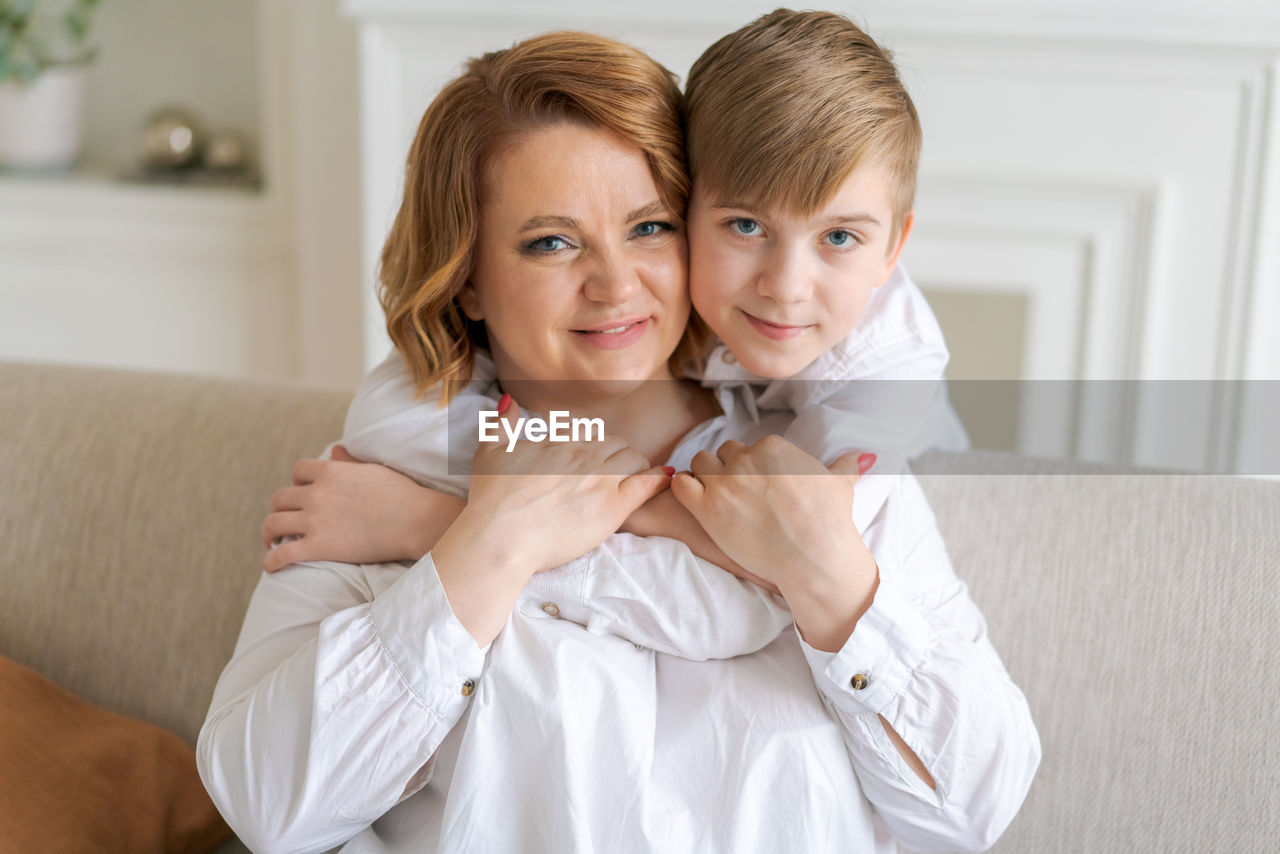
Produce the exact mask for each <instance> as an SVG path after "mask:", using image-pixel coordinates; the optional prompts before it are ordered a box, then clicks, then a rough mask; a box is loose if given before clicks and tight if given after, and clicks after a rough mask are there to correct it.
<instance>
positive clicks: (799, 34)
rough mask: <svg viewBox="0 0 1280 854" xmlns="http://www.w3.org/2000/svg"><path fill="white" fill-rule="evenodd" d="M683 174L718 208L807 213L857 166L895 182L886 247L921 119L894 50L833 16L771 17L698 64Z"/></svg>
mask: <svg viewBox="0 0 1280 854" xmlns="http://www.w3.org/2000/svg"><path fill="white" fill-rule="evenodd" d="M685 121H686V129H687V130H686V133H687V142H688V150H689V167H690V172H691V173H692V175H693V179H694V181H696V182H697V183H698V184H699V186H700V187H701V191H702V192H710V193H711V195H712V197H713V198H714V199H716V200H717V201H746V202H751V203H753V204H758V205H762V206H775V205H778V206H781V207H783V208H785V209H788V210H792V211H795V212H797V213H800V214H802V215H809V214H812V213H813V212H815V211H816V210H818V208H820V207H822V205H824V204H826V202H827V201H829V200H830V199H831V197H832V196H834V195H835V193H836V192H837V191H838V190H839V188H840V185H841V184H842V183H844V181H845V179H846V178H848V176H849V174H850V173H851V172H852V171H853V170H854V169H856V168H857V167H858V166H860V165H863V164H869V163H878V164H882V165H883V166H885V167H887V169H888V170H889V173H890V181H891V184H890V187H891V192H892V193H893V226H892V230H891V235H890V246H891V247H892V246H893V245H894V244H895V242H896V239H897V235H898V234H899V231H900V229H901V228H902V227H903V223H904V221H905V219H906V217H907V215H908V214H909V213H910V212H911V206H912V204H913V202H914V199H915V189H916V168H917V166H918V164H919V160H920V137H921V134H920V120H919V118H918V117H917V116H916V109H915V105H913V104H912V103H911V97H910V96H909V95H908V94H907V90H906V87H904V86H903V85H902V81H901V80H900V79H899V78H898V70H897V68H896V67H895V66H894V64H893V59H892V55H891V54H890V53H889V51H887V50H885V49H884V48H882V47H880V45H878V44H876V42H875V40H874V39H872V38H871V36H869V35H867V34H866V33H865V32H863V31H862V30H861V29H859V28H858V26H857V25H855V24H854V23H853V22H852V21H850V20H849V19H848V18H845V17H843V16H841V15H837V14H834V13H831V12H793V11H791V10H790V9H778V10H776V11H774V12H771V13H769V14H768V15H765V16H764V17H762V18H758V19H757V20H755V21H753V22H752V23H750V24H748V25H747V26H745V27H743V28H742V29H740V30H738V31H736V32H733V33H730V34H729V35H727V36H725V37H724V38H722V39H720V40H719V41H718V42H716V43H715V44H713V45H712V46H711V47H709V48H707V50H706V51H705V52H704V53H703V54H702V56H701V57H699V58H698V61H697V62H695V63H694V65H693V68H692V70H690V72H689V82H688V85H687V86H686V87H685Z"/></svg>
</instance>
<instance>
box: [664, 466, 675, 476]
mask: <svg viewBox="0 0 1280 854" xmlns="http://www.w3.org/2000/svg"><path fill="white" fill-rule="evenodd" d="M662 473H663V474H665V475H666V476H667V477H675V474H676V467H675V466H663V467H662Z"/></svg>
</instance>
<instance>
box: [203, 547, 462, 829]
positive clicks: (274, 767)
mask: <svg viewBox="0 0 1280 854" xmlns="http://www.w3.org/2000/svg"><path fill="white" fill-rule="evenodd" d="M397 579H398V580H397ZM392 582H394V583H392ZM375 597H376V598H375ZM484 657H485V650H484V649H482V648H481V647H480V646H478V645H477V644H476V642H475V640H474V639H473V638H472V637H471V635H470V634H468V632H467V631H466V629H465V628H463V626H462V625H461V623H459V622H458V620H457V619H456V618H455V617H454V616H453V614H452V612H451V610H450V608H449V604H448V600H447V598H446V596H445V594H444V589H443V587H442V586H441V584H440V580H439V577H438V575H437V573H436V568H435V565H434V562H433V561H432V559H431V558H430V557H427V558H424V559H423V560H422V561H420V562H419V563H418V564H417V565H416V566H414V567H413V568H412V569H411V570H409V571H408V572H405V571H404V569H403V568H402V567H400V566H395V565H384V566H370V567H363V568H361V567H354V566H346V565H341V564H324V563H315V564H302V565H298V566H295V567H294V568H293V569H292V570H291V571H289V572H285V573H278V574H275V575H264V576H263V577H262V579H261V581H260V582H259V584H258V587H257V589H256V590H255V591H254V594H253V598H252V600H251V601H250V603H249V610H248V613H247V614H246V616H245V622H244V627H243V628H242V630H241V633H240V640H239V642H238V643H237V645H236V651H235V654H234V656H233V657H232V659H231V662H230V663H229V664H228V665H227V667H226V669H225V670H224V671H223V674H222V677H221V679H219V681H218V687H217V689H216V690H215V692H214V696H213V701H212V703H211V704H210V707H209V715H208V717H207V718H206V720H205V724H204V727H203V728H202V729H201V731H200V737H199V740H198V742H197V745H196V756H197V761H198V765H199V769H200V776H201V779H202V780H203V781H204V784H205V787H206V788H207V789H208V790H209V793H210V795H211V796H212V797H213V799H214V802H215V803H216V804H217V806H218V810H219V812H221V813H222V815H223V816H224V817H225V818H226V819H227V822H228V824H230V825H231V827H232V829H234V830H235V832H236V834H237V835H238V836H239V837H240V838H241V840H243V841H244V842H245V844H246V845H248V846H249V847H250V848H252V849H253V850H255V851H298V850H324V849H327V848H330V847H332V846H334V845H337V844H340V843H341V842H343V841H345V840H346V839H349V838H350V837H351V836H352V835H354V834H355V833H357V832H358V831H359V830H360V829H362V828H364V827H366V826H367V825H368V824H370V823H371V822H373V821H374V820H376V819H377V818H378V817H379V816H381V815H382V814H383V813H385V812H386V811H387V810H388V809H390V808H391V807H392V806H394V805H395V804H396V803H397V802H398V801H399V800H401V799H402V798H403V797H407V796H408V795H410V794H412V793H413V792H414V791H416V790H417V789H418V788H420V787H421V786H422V785H424V784H425V783H426V781H427V779H428V776H429V774H430V768H429V761H430V758H431V756H432V754H433V753H434V752H435V750H436V749H437V748H438V747H439V745H440V743H441V741H443V740H444V737H445V736H446V735H447V734H448V732H449V731H450V730H451V729H452V728H453V726H454V725H455V724H456V723H457V721H458V719H459V717H461V715H462V712H463V711H464V709H465V706H466V703H467V696H466V694H465V693H464V688H463V686H464V685H465V684H466V682H467V680H476V679H479V678H480V676H481V672H482V670H483V665H484ZM370 769H377V773H370Z"/></svg>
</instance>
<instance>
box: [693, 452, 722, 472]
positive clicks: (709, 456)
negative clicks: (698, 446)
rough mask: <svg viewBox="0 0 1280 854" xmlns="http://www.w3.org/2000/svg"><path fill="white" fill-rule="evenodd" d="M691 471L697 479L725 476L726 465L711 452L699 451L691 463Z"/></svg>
mask: <svg viewBox="0 0 1280 854" xmlns="http://www.w3.org/2000/svg"><path fill="white" fill-rule="evenodd" d="M689 471H691V472H693V473H694V475H695V476H697V477H707V476H709V475H717V474H724V463H723V462H722V461H721V460H720V458H719V457H717V456H716V455H715V454H713V453H711V452H710V451H698V453H696V454H694V455H693V459H692V460H690V461H689Z"/></svg>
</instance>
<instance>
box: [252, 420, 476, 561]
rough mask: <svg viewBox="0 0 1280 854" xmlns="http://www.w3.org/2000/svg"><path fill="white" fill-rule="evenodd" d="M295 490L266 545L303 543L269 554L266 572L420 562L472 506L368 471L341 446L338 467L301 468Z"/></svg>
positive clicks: (280, 492) (324, 463)
mask: <svg viewBox="0 0 1280 854" xmlns="http://www.w3.org/2000/svg"><path fill="white" fill-rule="evenodd" d="M293 484H294V485H293V486H289V487H285V488H283V489H277V490H276V491H275V494H274V495H272V496H271V513H270V515H268V516H267V519H266V522H264V523H263V526H262V540H263V543H264V544H265V545H266V546H268V547H270V545H271V543H273V542H274V541H275V540H276V539H278V538H280V537H286V536H297V537H300V539H296V540H291V541H290V542H287V543H283V544H281V545H280V546H278V547H276V548H274V549H271V550H270V551H269V552H267V555H266V557H264V558H263V560H262V568H263V570H264V571H266V572H275V571H277V570H280V569H283V568H284V567H286V566H288V565H289V564H291V563H298V562H301V561H307V560H332V561H341V562H343V563H381V562H385V561H393V560H417V559H418V558H420V557H422V556H423V555H424V554H426V553H427V552H428V551H430V550H431V547H432V546H433V545H435V541H436V540H438V539H439V538H440V535H441V534H443V533H444V532H445V530H447V529H448V527H449V525H451V524H452V523H453V520H454V519H456V518H457V516H458V514H459V513H460V512H462V508H463V507H464V506H466V505H465V502H464V501H463V500H462V499H461V498H455V497H453V496H451V495H446V494H444V493H442V492H436V491H435V490H432V489H428V488H426V487H424V486H419V485H418V483H417V482H416V481H414V480H413V479H412V478H409V477H406V476H405V475H402V474H400V473H399V472H397V471H394V470H392V469H389V468H387V467H385V466H380V465H373V464H368V463H361V462H359V461H358V460H356V459H355V458H354V457H352V456H351V455H350V454H348V453H347V451H346V449H345V448H343V447H342V446H341V445H336V446H335V447H334V449H333V459H332V460H299V461H298V462H297V463H296V464H295V465H294V467H293Z"/></svg>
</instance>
